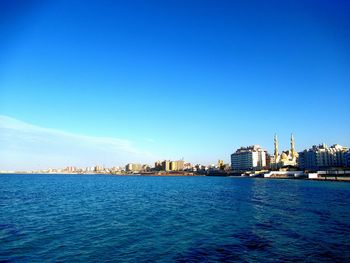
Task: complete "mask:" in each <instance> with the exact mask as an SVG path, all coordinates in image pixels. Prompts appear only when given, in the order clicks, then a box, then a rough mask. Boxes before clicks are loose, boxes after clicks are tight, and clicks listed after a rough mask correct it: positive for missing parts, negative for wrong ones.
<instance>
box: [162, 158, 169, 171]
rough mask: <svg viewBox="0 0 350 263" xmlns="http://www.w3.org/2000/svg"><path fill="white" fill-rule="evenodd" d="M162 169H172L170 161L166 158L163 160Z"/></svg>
mask: <svg viewBox="0 0 350 263" xmlns="http://www.w3.org/2000/svg"><path fill="white" fill-rule="evenodd" d="M162 170H163V171H170V161H167V160H165V161H163V162H162Z"/></svg>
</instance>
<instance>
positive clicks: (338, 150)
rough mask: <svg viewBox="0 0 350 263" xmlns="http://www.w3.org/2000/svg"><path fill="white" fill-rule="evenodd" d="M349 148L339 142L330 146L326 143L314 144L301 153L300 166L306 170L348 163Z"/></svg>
mask: <svg viewBox="0 0 350 263" xmlns="http://www.w3.org/2000/svg"><path fill="white" fill-rule="evenodd" d="M347 151H348V148H346V147H343V146H341V145H339V144H334V145H332V146H331V147H328V146H327V145H326V144H324V143H323V144H320V145H318V146H316V145H314V146H312V148H310V149H306V150H304V151H302V152H300V153H299V167H300V168H301V169H305V170H318V169H323V168H329V167H341V166H344V165H346V163H345V162H344V161H346V160H345V159H346V152H347Z"/></svg>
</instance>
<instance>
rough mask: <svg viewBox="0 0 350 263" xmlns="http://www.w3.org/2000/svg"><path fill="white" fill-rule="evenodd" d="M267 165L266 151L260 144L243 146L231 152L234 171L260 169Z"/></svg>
mask: <svg viewBox="0 0 350 263" xmlns="http://www.w3.org/2000/svg"><path fill="white" fill-rule="evenodd" d="M265 166H266V153H265V151H264V150H263V149H261V147H260V146H259V145H253V146H249V147H241V148H240V149H238V150H237V151H236V152H235V153H233V154H231V169H232V170H234V171H250V170H259V169H262V168H263V167H265Z"/></svg>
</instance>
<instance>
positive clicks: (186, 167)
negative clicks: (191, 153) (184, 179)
mask: <svg viewBox="0 0 350 263" xmlns="http://www.w3.org/2000/svg"><path fill="white" fill-rule="evenodd" d="M192 168H193V166H192V164H191V163H184V170H185V171H190V170H192Z"/></svg>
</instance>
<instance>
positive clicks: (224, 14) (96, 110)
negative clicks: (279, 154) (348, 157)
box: [0, 1, 350, 170]
mask: <svg viewBox="0 0 350 263" xmlns="http://www.w3.org/2000/svg"><path fill="white" fill-rule="evenodd" d="M252 6H254V8H252ZM349 9H350V5H349V3H348V2H346V1H334V2H332V3H330V2H314V1H293V3H284V2H280V1H269V2H264V3H262V2H260V1H249V2H246V3H242V2H234V1H201V2H197V1H174V2H173V1H166V2H157V3H156V2H151V1H137V2H133V1H131V2H129V1H128V2H119V1H116V2H105V3H97V2H81V3H80V2H76V3H75V4H72V3H70V2H68V1H62V2H52V3H45V4H43V3H39V2H37V1H26V3H23V2H22V3H21V2H20V1H18V2H17V1H2V2H1V3H0V17H1V18H0V34H1V36H2V40H1V41H0V129H1V130H0V142H1V149H0V169H5V170H7V168H6V167H7V166H8V169H10V166H11V167H12V168H11V169H21V168H23V169H24V168H25V169H31V168H33V169H38V168H46V167H50V166H67V165H76V166H89V165H96V164H101V165H102V164H105V165H106V166H113V165H119V164H123V165H124V164H125V163H128V162H135V161H141V162H144V163H153V162H154V161H155V160H158V159H174V160H177V159H180V158H182V157H184V158H185V159H186V160H190V161H191V162H193V163H203V164H210V163H215V162H216V161H217V160H218V159H222V160H224V161H225V162H226V163H228V162H229V159H230V154H231V153H232V152H233V150H235V149H238V148H240V147H242V146H244V147H245V146H248V145H254V144H259V145H261V147H262V148H264V149H266V150H268V151H269V152H270V153H272V152H273V136H274V134H275V133H277V134H278V135H279V144H280V149H282V150H283V149H288V148H289V136H290V134H291V133H293V134H294V135H295V144H296V145H295V146H296V150H297V151H301V150H303V149H306V148H309V147H311V146H312V145H318V144H320V143H323V142H325V143H326V144H328V145H332V144H335V143H339V144H341V145H344V146H350V137H349V130H350V122H349V117H348V109H347V105H348V101H349V98H350V87H349V83H350V72H349V68H350V52H349V46H350V36H349V32H348V28H349V26H350V19H349V18H348V13H349ZM85 164H86V165H85Z"/></svg>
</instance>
